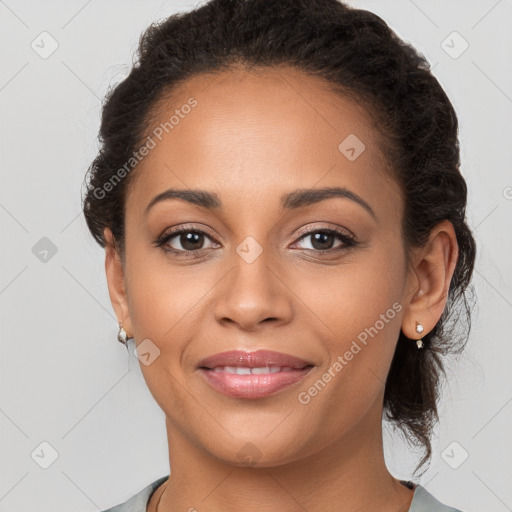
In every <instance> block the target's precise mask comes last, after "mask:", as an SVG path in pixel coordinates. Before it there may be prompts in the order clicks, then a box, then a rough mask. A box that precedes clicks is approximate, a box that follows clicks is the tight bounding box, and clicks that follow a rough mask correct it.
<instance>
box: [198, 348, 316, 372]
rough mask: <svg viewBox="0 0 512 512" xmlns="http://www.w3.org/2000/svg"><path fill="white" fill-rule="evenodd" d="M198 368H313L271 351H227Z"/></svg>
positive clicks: (200, 364) (297, 359) (303, 362)
mask: <svg viewBox="0 0 512 512" xmlns="http://www.w3.org/2000/svg"><path fill="white" fill-rule="evenodd" d="M198 366H199V367H200V368H201V367H202V368H210V369H212V368H215V367H217V366H245V367H248V368H262V367H265V366H281V367H283V366H288V367H290V368H304V367H306V366H313V364H312V363H310V362H308V361H305V360H304V359H300V358H299V357H295V356H291V355H289V354H283V353H281V352H274V351H271V350H256V351H253V352H247V351H244V350H229V351H227V352H221V353H219V354H214V355H212V356H209V357H207V358H205V359H202V360H201V361H200V362H199V364H198Z"/></svg>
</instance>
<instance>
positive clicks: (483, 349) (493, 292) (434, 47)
mask: <svg viewBox="0 0 512 512" xmlns="http://www.w3.org/2000/svg"><path fill="white" fill-rule="evenodd" d="M350 3H351V4H352V5H354V6H357V7H360V8H365V9H368V10H371V11H373V12H375V13H377V14H379V15H380V16H381V17H382V18H383V19H384V20H386V21H387V22H388V23H389V24H390V26H391V27H392V28H393V29H395V30H396V31H397V33H398V34H399V35H400V36H401V37H402V38H404V39H405V40H407V41H410V42H412V43H413V44H414V45H415V46H416V47H417V48H418V49H419V50H420V51H422V52H423V53H424V55H425V56H426V57H427V58H428V60H429V61H430V62H431V64H432V66H433V71H434V73H435V75H436V76H437V77H438V79H439V80H440V82H441V84H442V85H443V86H444V88H445V90H446V91H447V93H448V95H449V97H450V98H451V100H452V102H453V104H454V107H455V109H456V110H457V112H458V116H459V122H460V138H461V153H462V170H463V173H464V175H465V176H466V178H467V182H468V185H469V191H470V193H469V196H470V197H469V219H470V224H471V226H472V227H473V229H474V230H475V236H476V238H477V241H478V250H479V255H478V262H477V268H476V272H475V279H474V283H475V287H476V292H477V298H478V309H477V310H476V311H475V313H474V328H473V331H472V334H471V337H470V340H469V343H468V346H467V351H466V352H465V354H464V356H463V357H462V358H460V359H459V360H457V361H453V362H451V363H450V365H449V368H448V377H449V381H448V385H447V387H446V389H445V395H444V398H443V401H442V403H441V408H440V410H441V423H440V427H439V428H438V430H437V435H436V438H435V439H434V450H435V452H434V456H433V460H432V464H431V468H430V470H429V471H428V472H427V473H426V474H425V475H424V476H423V477H422V479H421V483H422V484H423V485H425V486H426V487H427V489H429V490H430V491H431V492H432V493H434V494H435V495H436V496H437V497H438V498H439V499H441V500H443V501H446V502H447V503H450V504H451V505H453V506H456V507H458V508H461V509H462V510H464V511H465V512H481V511H484V510H485V511H486V512H490V511H495V512H503V511H507V510H512V486H511V485H510V482H511V479H512V441H511V436H510V425H511V420H512V403H511V402H512V384H511V377H510V358H511V355H512V350H511V348H510V340H511V336H510V332H511V327H512V325H511V321H510V318H511V316H512V285H511V282H512V281H511V265H510V262H511V261H512V259H511V256H512V237H511V224H512V223H511V219H512V188H511V187H512V172H511V163H512V143H511V135H512V66H511V64H512V31H511V30H510V27H511V22H512V2H511V1H510V0H500V1H496V0H481V1H480V0H479V1H476V0H473V1H465V2H462V1H455V0H451V1H441V0H437V1H426V0H414V1H412V0H389V1H382V0H381V1H377V0H374V1H362V0H352V1H351V2H350ZM193 5H194V4H191V3H182V4H180V3H178V2H174V1H173V2H171V1H169V2H162V1H155V0H152V1H150V0H146V1H145V2H135V1H121V0H115V1H114V0H111V1H99V0H89V1H86V0H81V1H64V0H61V1H46V2H35V1H31V2H29V1H26V0H22V1H15V0H5V1H2V0H0V37H1V48H0V52H1V53H0V57H1V61H0V63H1V65H0V119H1V133H0V149H1V153H0V154H1V159H0V165H1V184H0V221H1V227H2V243H1V245H0V258H1V259H0V261H1V267H0V314H1V354H0V376H1V386H0V399H1V401H0V426H1V436H0V511H9V512H18V511H19V512H31V511H37V512H50V511H51V512H59V511H68V510H75V511H83V512H87V511H97V510H98V509H104V508H107V507H109V506H112V505H114V504H116V503H119V502H121V501H124V500H126V499H128V498H129V497H130V496H132V495H133V494H135V492H137V491H138V490H140V489H141V488H142V487H144V486H145V485H147V484H149V483H150V482H152V481H153V480H155V479H156V478H158V477H160V476H163V475H166V474H168V471H169V465H168V456H167V441H166V436H165V426H164V416H163V413H162V412H161V410H160V409H159V407H158V406H157V405H156V403H155V402H154V400H153V398H152V396H151V395H150V393H149V391H148V390H147V388H146V386H145V383H144V381H143V379H142V376H141V372H140V368H139V362H138V360H137V359H136V358H135V356H134V355H133V354H132V355H131V356H129V355H128V353H127V351H126V350H125V348H123V347H122V345H121V344H120V343H118V342H117V341H116V333H117V323H116V319H115V316H114V314H113V310H112V308H111V305H110V301H109V296H108V291H107V287H106V281H105V276H104V260H103V258H104V254H103V251H102V250H101V249H100V247H99V246H97V245H96V244H95V242H94V241H93V239H92V237H90V235H89V233H88V231H87V228H86V226H85V222H84V219H83V216H82V214H81V209H80V208H81V205H80V188H81V184H82V180H83V176H84V173H85V171H86V169H87V167H88V165H89V163H90V162H91V160H92V158H93V157H94V155H95V152H96V149H97V143H96V135H97V130H98V127H99V109H100V99H101V98H102V97H103V96H104V94H105V92H106V90H107V87H108V85H109V83H115V82H116V81H118V80H119V79H120V78H122V77H124V76H125V74H126V73H127V71H128V69H129V66H130V64H131V62H132V54H133V52H134V50H135V48H136V45H137V42H138V38H139V35H140V33H141V32H142V30H143V29H144V28H146V27H147V26H148V25H149V23H150V22H152V21H154V20H157V19H160V18H163V17H165V16H167V15H169V14H171V13H173V12H175V11H178V10H183V9H188V8H189V7H191V6H193ZM43 31H47V32H49V33H50V34H51V36H52V37H53V38H54V39H55V40H56V41H57V42H58V48H57V50H56V51H55V52H54V53H53V54H52V55H51V56H49V57H48V58H47V59H43V58H41V57H40V56H39V54H38V53H36V52H35V51H34V50H33V49H32V47H31V43H32V41H34V40H35V41H36V43H37V42H38V41H40V37H41V36H39V35H40V34H41V32H43ZM453 31H457V32H458V33H459V34H460V35H461V36H462V37H463V38H464V40H466V41H467V42H468V44H469V47H468V49H467V50H466V51H465V52H464V53H462V54H461V55H460V56H458V58H453V57H452V56H450V55H449V54H448V53H447V52H446V51H445V49H444V48H443V46H446V45H448V46H452V47H453V48H452V50H451V51H452V52H453V51H458V50H459V49H460V48H461V46H460V45H461V43H462V41H461V40H457V39H455V40H453V39H452V37H453V36H451V37H450V38H449V39H448V40H446V38H447V37H448V36H449V35H450V34H451V33H452V32H453ZM445 40H446V42H445V43H443V41H445ZM452 40H453V41H454V42H451V41H452ZM38 44H39V45H40V46H42V43H41V42H39V43H38ZM45 48H46V49H48V48H49V40H46V43H45ZM43 237H47V238H48V239H50V240H51V242H52V243H53V244H54V245H55V246H56V249H57V252H56V254H55V255H53V256H52V253H51V252H50V253H48V255H47V261H46V262H44V261H41V260H40V258H41V257H43V255H44V254H41V253H40V254H39V257H37V255H36V254H34V252H33V247H34V246H35V245H36V244H37V243H38V242H39V241H40V239H41V238H43ZM40 243H43V244H44V243H47V242H40ZM37 247H39V246H36V248H37ZM39 250H41V248H39ZM36 252H37V251H36ZM507 427H508V428H507ZM42 442H47V443H49V444H50V445H51V446H52V447H53V449H54V450H56V452H57V453H58V458H57V459H56V460H55V462H53V464H51V465H50V466H49V467H48V469H43V468H42V467H40V464H41V463H43V464H44V462H45V460H46V462H47V463H48V462H49V461H50V459H49V457H51V448H49V447H47V446H46V445H43V446H41V443H42ZM453 442H456V443H457V444H455V445H451V443H453ZM41 450H42V451H41ZM465 452H467V453H468V458H467V460H465V461H464V462H463V463H462V464H461V465H460V466H459V467H458V468H457V469H453V468H452V467H451V466H450V464H451V465H452V466H455V465H456V464H458V463H460V461H461V460H462V459H463V457H464V454H465ZM443 454H444V455H443ZM386 456H387V460H388V463H389V466H390V469H391V470H392V471H393V472H394V473H395V475H397V476H401V477H405V478H407V477H408V476H410V475H409V471H410V470H411V469H412V468H413V466H414V463H415V459H414V458H413V457H412V456H411V454H410V453H409V450H408V448H407V446H405V445H403V443H401V442H400V440H399V439H396V438H392V437H390V436H389V435H388V434H387V433H386ZM36 461H37V462H36Z"/></svg>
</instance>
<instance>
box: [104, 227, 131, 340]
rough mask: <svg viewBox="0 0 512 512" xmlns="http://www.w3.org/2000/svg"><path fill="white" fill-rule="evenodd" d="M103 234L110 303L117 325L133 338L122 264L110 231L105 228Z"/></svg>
mask: <svg viewBox="0 0 512 512" xmlns="http://www.w3.org/2000/svg"><path fill="white" fill-rule="evenodd" d="M103 234H104V237H105V274H106V277H107V285H108V292H109V295H110V302H111V303H112V307H113V308H114V311H115V314H116V317H117V321H118V323H119V325H120V326H122V327H123V328H124V330H125V331H126V334H127V336H128V337H129V338H131V337H133V328H132V324H131V319H130V312H129V308H128V300H127V295H126V286H125V276H124V268H123V264H122V261H121V257H120V255H119V251H118V249H117V248H116V245H115V243H114V242H115V241H114V236H113V234H112V232H111V230H110V229H109V228H105V229H104V231H103Z"/></svg>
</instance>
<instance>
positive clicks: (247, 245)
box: [123, 68, 411, 466]
mask: <svg viewBox="0 0 512 512" xmlns="http://www.w3.org/2000/svg"><path fill="white" fill-rule="evenodd" d="M187 105H188V106H187ZM172 116H174V117H172ZM171 118H172V119H171ZM166 122H167V125H165V123H166ZM160 123H162V124H160ZM151 130H152V131H151ZM151 130H150V131H149V132H148V135H149V136H150V137H151V141H150V140H149V139H148V142H147V146H148V148H149V150H148V151H147V155H146V156H145V157H144V158H143V160H142V161H141V163H140V164H139V165H138V167H137V168H136V169H135V170H134V171H133V172H134V175H133V176H132V178H135V179H134V180H133V182H132V183H131V187H130V188H129V190H128V195H127V199H126V219H125V222H126V223H125V233H126V241H125V243H126V245H125V250H126V260H125V266H124V269H123V271H124V282H125V286H126V305H125V308H126V309H125V311H126V313H125V314H124V317H123V325H124V326H125V328H126V330H127V331H128V332H129V334H133V336H134V337H135V340H136V342H137V344H140V343H142V342H144V343H145V345H143V346H142V347H144V350H143V351H142V352H144V353H145V354H146V355H145V356H143V357H144V358H145V360H143V361H141V369H142V372H143V375H144V378H145V380H146V382H147V385H148V387H149V389H150V391H151V393H152V395H153V396H154V398H155V400H156V401H157V403H158V404H159V405H160V406H161V407H162V409H163V411H164V412H165V414H166V416H167V424H168V428H170V429H171V430H172V435H173V436H174V437H175V438H177V437H181V438H183V439H187V440H188V441H189V442H191V443H193V445H195V447H197V448H199V449H200V450H202V451H203V452H206V453H209V454H211V455H212V456H214V457H215V458H217V459H221V460H224V461H228V462H229V463H230V464H238V465H248V464H251V465H254V464H257V465H262V466H265V465H266V466H276V465H279V464H283V463H286V462H291V461H294V460H297V459H300V458H302V457H305V456H307V455H312V454H314V453H317V452H319V451H320V450H322V449H325V448H327V447H329V446H331V445H333V443H336V444H338V445H339V443H341V444H343V443H345V444H347V445H352V444H349V442H350V443H353V442H354V440H355V439H357V438H358V436H363V435H364V436H368V434H369V432H370V431H371V432H376V431H377V430H376V429H378V430H379V431H380V428H381V426H380V422H381V413H382V400H383V392H384V383H385V380H386V376H387V373H388V370H389V366H390V363H391V359H392V356H393V352H394V349H395V345H396V340H397V338H398V336H399V332H400V327H401V321H402V316H403V314H404V311H405V308H403V307H402V305H403V304H404V303H405V301H406V300H407V297H408V296H409V294H410V292H411V286H410V282H409V281H410V280H409V279H408V274H407V265H406V262H405V255H404V246H403V241H402V236H401V217H402V211H403V200H402V197H401V192H400V189H399V186H398V185H397V183H396V182H395V181H394V180H393V179H392V178H391V176H390V174H389V173H388V172H387V171H386V169H385V161H384V157H383V155H382V154H381V152H380V149H379V147H378V145H377V142H376V133H375V132H374V128H373V126H372V122H371V119H369V118H368V117H367V114H366V113H365V111H364V110H363V109H362V107H360V106H359V105H358V104H356V103H354V102H352V101H351V100H349V99H346V98H343V97H340V96H339V95H337V94H335V93H334V92H331V91H329V89H328V88H327V87H326V85H325V83H324V82H323V81H321V80H320V79H315V78H311V77H308V76H306V75H304V74H302V73H301V72H299V71H296V70H293V69H290V68H282V69H279V70H277V69H266V70H265V71H261V72H259V73H255V72H241V71H238V72H224V73H221V74H219V75H216V76H215V77H214V76H197V77H194V78H192V79H190V80H188V81H187V82H186V83H184V84H182V85H181V86H180V87H179V89H177V90H176V91H175V92H174V94H173V97H172V101H169V102H168V103H163V106H161V108H160V110H159V118H158V119H157V120H156V121H155V122H154V124H153V125H152V129H151ZM327 188H329V189H331V188H332V189H333V190H335V191H337V192H338V193H332V194H331V195H326V196H325V197H324V198H323V199H322V198H321V197H320V196H318V195H316V194H315V193H314V192H311V193H309V194H305V195H303V193H304V191H305V190H306V189H313V191H314V190H317V191H318V190H323V189H327ZM170 189H176V190H181V191H183V190H189V189H190V190H195V191H202V193H204V196H200V195H195V196H193V197H192V199H191V200H190V201H187V200H185V199H179V198H176V197H174V198H171V197H170V194H168V197H167V198H165V196H160V195H161V194H163V193H165V192H166V191H169V190H170ZM206 194H208V195H212V196H213V198H210V199H209V200H205V198H206ZM159 196H160V198H159V200H155V198H158V197H159ZM198 199H201V200H202V201H203V204H202V205H199V204H197V203H198ZM150 205H151V206H150ZM177 228H186V230H187V232H188V233H185V234H177V235H174V236H172V237H167V239H166V240H164V243H163V244H161V245H160V246H158V245H157V244H156V243H155V242H156V241H157V240H159V239H160V240H161V239H162V237H163V236H164V235H168V234H169V233H170V232H171V231H173V230H175V229H177ZM304 229H307V231H308V233H309V234H307V233H304V231H303V230H304ZM326 230H338V231H339V233H340V234H339V235H338V234H336V233H334V232H332V231H331V232H329V231H327V232H326ZM198 231H201V232H203V233H199V234H198V233H197V232H198ZM172 251H177V252H176V253H175V252H172ZM144 340H145V341H144ZM232 350H240V351H246V352H252V351H256V350H269V351H275V352H279V353H282V354H285V355H289V356H294V357H296V358H300V359H301V360H303V361H304V362H305V363H304V364H306V363H307V364H308V365H309V366H308V367H306V369H302V370H300V369H297V368H296V369H294V370H291V371H290V370H286V369H285V368H281V370H280V371H279V376H278V377H276V376H275V375H276V374H268V373H267V374H265V373H263V374H259V375H258V374H257V373H255V374H253V375H252V376H250V375H233V374H232V373H230V371H233V370H230V369H226V368H223V365H222V364H221V363H222V360H221V362H220V363H219V362H218V361H217V366H218V368H219V369H220V370H217V371H215V370H214V369H213V368H214V366H213V365H210V367H209V368H212V369H209V370H208V369H204V368H203V369H201V368H200V366H201V364H200V362H201V361H202V360H204V359H205V358H207V357H210V356H212V355H214V354H218V353H223V352H227V351H232ZM275 361H278V362H280V363H281V365H282V367H284V366H286V361H284V362H283V361H281V360H278V359H275V360H274V363H275ZM271 362H272V361H271ZM142 363H144V364H142ZM219 365H220V366H219ZM227 365H228V366H231V365H230V364H229V362H228V364H227ZM240 366H245V367H247V364H241V365H240ZM256 366H261V364H256ZM300 366H301V365H299V367H300ZM302 366H304V365H302ZM277 370H279V368H277ZM283 370H284V371H285V372H288V376H285V374H284V373H283ZM237 371H246V372H247V370H237ZM261 371H267V370H266V369H263V370H261ZM212 373H216V374H217V375H212ZM219 374H220V375H219ZM213 378H215V379H216V380H215V382H217V383H218V384H217V385H215V384H212V382H213ZM244 379H245V380H244ZM287 379H289V380H287ZM251 382H252V384H251ZM258 382H259V383H260V384H261V385H259V384H258ZM276 382H277V383H278V384H276ZM279 383H280V384H279ZM279 386H282V387H279ZM345 453H346V452H345Z"/></svg>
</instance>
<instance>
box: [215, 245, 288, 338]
mask: <svg viewBox="0 0 512 512" xmlns="http://www.w3.org/2000/svg"><path fill="white" fill-rule="evenodd" d="M249 261H250V260H245V259H244V258H243V257H241V256H239V254H235V256H234V258H233V266H232V267H231V269H230V270H229V272H228V275H227V276H226V277H225V279H223V280H222V281H223V283H222V286H219V287H218V289H217V297H216V302H215V318H216V320H217V321H218V322H220V323H222V324H225V325H230V324H232V325H236V326H238V327H239V328H240V329H243V330H245V331H256V330H258V329H259V328H261V327H262V326H264V325H266V324H273V325H274V326H280V325H284V324H286V323H288V322H290V320H291V318H292V313H293V308H292V296H293V292H292V291H291V290H290V288H289V287H288V285H287V284H286V276H285V275H284V273H283V272H282V270H280V265H278V264H276V263H275V260H273V261H270V259H269V258H267V257H266V255H265V251H263V252H262V253H261V254H260V255H259V256H258V257H257V258H256V259H255V260H254V261H252V262H249Z"/></svg>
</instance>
